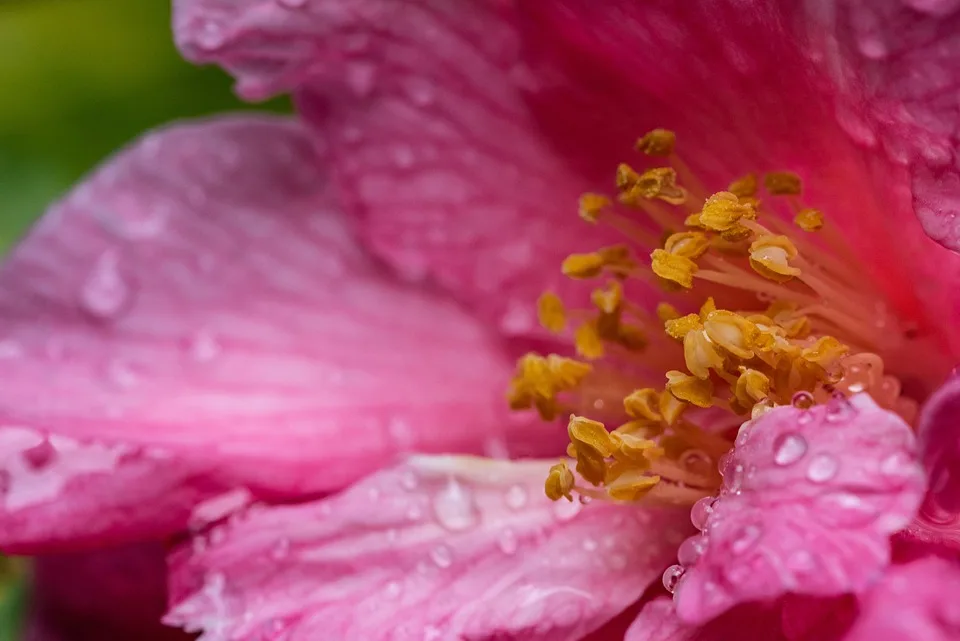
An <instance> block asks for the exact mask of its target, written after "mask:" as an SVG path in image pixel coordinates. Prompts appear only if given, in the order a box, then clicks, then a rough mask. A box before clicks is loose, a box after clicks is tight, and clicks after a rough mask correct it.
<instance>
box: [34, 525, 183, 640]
mask: <svg viewBox="0 0 960 641" xmlns="http://www.w3.org/2000/svg"><path fill="white" fill-rule="evenodd" d="M33 567H34V575H33V576H34V581H33V583H34V585H33V596H32V597H31V609H32V612H31V620H30V622H29V623H28V632H27V634H26V639H27V640H28V641H102V640H105V639H137V640H138V641H140V640H143V641H181V640H182V641H186V640H187V639H189V638H190V637H188V636H187V635H185V634H184V633H182V632H181V631H179V630H175V629H173V628H169V627H167V626H164V625H162V624H161V623H160V617H161V615H162V614H163V609H164V606H165V604H166V585H165V582H164V580H165V576H166V566H165V564H164V550H163V547H162V546H161V545H159V544H155V543H150V544H139V545H134V546H127V547H123V548H110V549H106V550H102V551H99V552H88V553H79V554H77V553H75V554H61V555H51V556H44V557H39V558H37V559H34V564H33Z"/></svg>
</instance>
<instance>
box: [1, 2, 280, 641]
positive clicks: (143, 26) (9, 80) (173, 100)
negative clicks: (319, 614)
mask: <svg viewBox="0 0 960 641" xmlns="http://www.w3.org/2000/svg"><path fill="white" fill-rule="evenodd" d="M230 84H231V83H230V79H229V78H228V77H227V76H226V75H225V74H223V73H222V72H221V71H220V70H218V69H213V68H207V69H198V68H195V67H192V66H190V65H189V64H188V63H186V62H184V61H183V60H181V59H180V57H179V55H178V54H177V52H176V50H175V49H174V46H173V39H172V37H171V34H170V0H0V252H2V251H3V250H4V249H6V248H8V247H9V246H10V245H11V244H12V243H13V242H15V241H16V239H17V238H19V237H20V235H21V234H22V233H23V232H24V231H25V230H26V229H27V227H28V226H29V225H30V223H31V222H32V221H33V220H34V219H35V218H36V217H37V216H39V215H41V214H42V213H43V211H44V209H45V207H46V206H47V204H48V203H49V202H50V201H51V200H53V199H55V198H57V197H58V196H60V195H61V194H63V193H64V192H65V191H66V190H67V189H68V188H69V187H70V185H72V184H73V183H74V182H76V181H77V180H78V179H79V178H80V177H82V176H83V175H84V174H85V173H86V172H87V171H89V170H90V169H91V168H92V167H93V166H95V165H96V164H97V163H98V162H99V161H100V160H102V159H103V158H104V157H105V156H107V155H108V154H109V153H110V152H111V151H113V150H115V149H116V148H117V147H119V146H121V145H123V144H124V143H125V142H127V141H129V140H131V139H132V138H134V137H136V136H137V135H138V134H139V133H140V132H142V131H143V130H145V129H149V128H151V127H154V126H156V125H158V124H160V123H163V122H167V121H170V120H173V119H176V118H183V117H189V116H198V115H202V114H208V113H213V112H217V111H223V110H232V109H240V108H248V107H246V106H245V105H243V104H242V103H240V102H239V101H238V100H237V99H236V98H235V97H234V96H233V94H232V93H231V91H230ZM258 108H264V106H263V105H261V106H259V107H258ZM266 108H270V109H273V110H281V111H286V110H288V105H287V103H286V102H274V103H270V104H268V105H266ZM4 566H5V564H4V563H3V560H2V559H0V641H8V640H9V639H12V638H15V632H14V630H15V628H16V626H17V621H18V620H19V618H20V613H21V612H22V610H23V603H24V601H25V586H24V585H23V583H22V577H23V574H24V573H23V572H22V571H13V572H11V571H10V569H9V568H5V567H4ZM11 577H19V578H11Z"/></svg>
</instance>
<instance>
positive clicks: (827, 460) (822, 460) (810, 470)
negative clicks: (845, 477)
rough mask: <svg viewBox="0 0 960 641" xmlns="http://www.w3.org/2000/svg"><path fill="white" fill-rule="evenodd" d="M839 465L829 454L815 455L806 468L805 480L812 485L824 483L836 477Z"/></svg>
mask: <svg viewBox="0 0 960 641" xmlns="http://www.w3.org/2000/svg"><path fill="white" fill-rule="evenodd" d="M839 469H840V463H839V462H838V461H837V459H836V458H834V457H833V456H831V455H830V454H817V455H816V456H815V457H813V460H811V461H810V465H808V466H807V478H808V479H810V480H811V481H813V482H814V483H826V482H827V481H829V480H830V479H832V478H833V477H835V476H836V475H837V472H838V471H839Z"/></svg>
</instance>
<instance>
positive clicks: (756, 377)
mask: <svg viewBox="0 0 960 641" xmlns="http://www.w3.org/2000/svg"><path fill="white" fill-rule="evenodd" d="M733 394H734V400H736V402H737V405H738V406H739V408H738V409H740V411H741V412H743V413H746V412H747V411H748V410H749V409H750V408H751V407H753V406H754V405H756V404H757V403H759V402H761V401H764V400H766V399H767V397H768V396H769V395H770V379H769V378H768V377H767V375H766V374H764V373H763V372H759V371H757V370H755V369H748V368H746V367H744V368H741V372H740V377H739V378H738V379H737V384H736V386H735V387H734V391H733Z"/></svg>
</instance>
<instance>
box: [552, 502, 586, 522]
mask: <svg viewBox="0 0 960 641" xmlns="http://www.w3.org/2000/svg"><path fill="white" fill-rule="evenodd" d="M582 509H583V505H581V504H580V501H567V500H564V499H560V500H559V501H557V502H555V503H554V504H553V515H554V516H555V517H556V518H557V520H558V521H569V520H570V519H572V518H573V517H575V516H576V515H577V514H580V510H582Z"/></svg>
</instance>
